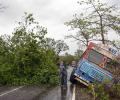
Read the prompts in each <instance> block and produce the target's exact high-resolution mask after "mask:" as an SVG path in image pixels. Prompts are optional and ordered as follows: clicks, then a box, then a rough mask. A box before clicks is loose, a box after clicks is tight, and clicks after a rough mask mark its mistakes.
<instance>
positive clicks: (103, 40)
mask: <svg viewBox="0 0 120 100" xmlns="http://www.w3.org/2000/svg"><path fill="white" fill-rule="evenodd" d="M100 29H101V38H102V43H103V44H105V37H104V31H103V24H102V16H100Z"/></svg>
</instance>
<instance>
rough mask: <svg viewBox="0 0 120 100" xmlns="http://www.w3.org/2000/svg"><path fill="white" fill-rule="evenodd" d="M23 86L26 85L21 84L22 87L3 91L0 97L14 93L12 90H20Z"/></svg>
mask: <svg viewBox="0 0 120 100" xmlns="http://www.w3.org/2000/svg"><path fill="white" fill-rule="evenodd" d="M23 87H24V86H20V87H18V88H15V89H13V90H10V91H7V92H5V93H2V94H1V95H0V97H2V96H4V95H6V94H9V93H12V92H14V91H17V90H19V89H21V88H23Z"/></svg>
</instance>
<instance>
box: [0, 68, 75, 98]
mask: <svg viewBox="0 0 120 100" xmlns="http://www.w3.org/2000/svg"><path fill="white" fill-rule="evenodd" d="M71 71H72V68H69V69H68V70H67V72H68V85H67V88H66V89H64V88H62V87H61V86H57V87H55V88H52V89H49V90H46V89H45V88H44V87H40V86H19V87H9V86H8V87H7V86H5V87H0V100H72V97H73V85H71V84H70V82H69V77H70V74H71Z"/></svg>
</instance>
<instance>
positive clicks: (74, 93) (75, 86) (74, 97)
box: [72, 85, 76, 100]
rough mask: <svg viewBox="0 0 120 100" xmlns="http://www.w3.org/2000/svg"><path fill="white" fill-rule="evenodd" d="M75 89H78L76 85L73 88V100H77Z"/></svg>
mask: <svg viewBox="0 0 120 100" xmlns="http://www.w3.org/2000/svg"><path fill="white" fill-rule="evenodd" d="M75 88H76V86H75V85H74V87H73V95H72V100H75Z"/></svg>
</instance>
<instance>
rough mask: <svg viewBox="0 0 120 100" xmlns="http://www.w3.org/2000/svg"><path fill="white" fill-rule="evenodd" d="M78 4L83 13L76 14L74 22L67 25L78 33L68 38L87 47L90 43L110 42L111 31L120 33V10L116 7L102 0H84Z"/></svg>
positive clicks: (71, 21)
mask: <svg viewBox="0 0 120 100" xmlns="http://www.w3.org/2000/svg"><path fill="white" fill-rule="evenodd" d="M78 4H80V6H81V7H83V8H84V9H83V10H82V12H81V13H79V14H75V15H74V18H73V19H72V20H70V21H68V22H66V23H65V24H66V25H67V26H70V27H71V29H73V30H74V29H77V30H78V32H77V33H76V34H74V35H68V36H67V37H68V38H74V39H75V40H78V41H79V42H81V43H82V44H83V45H85V46H87V45H88V42H90V41H101V42H102V43H103V44H105V43H106V42H108V41H109V40H108V39H107V34H108V32H109V30H113V31H115V32H116V33H118V34H119V33H120V32H119V31H120V25H119V23H120V16H119V9H118V8H117V7H116V6H115V5H112V6H109V5H108V4H107V3H102V2H101V1H100V0H83V1H79V2H78Z"/></svg>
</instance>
